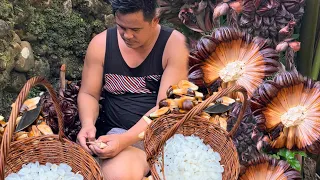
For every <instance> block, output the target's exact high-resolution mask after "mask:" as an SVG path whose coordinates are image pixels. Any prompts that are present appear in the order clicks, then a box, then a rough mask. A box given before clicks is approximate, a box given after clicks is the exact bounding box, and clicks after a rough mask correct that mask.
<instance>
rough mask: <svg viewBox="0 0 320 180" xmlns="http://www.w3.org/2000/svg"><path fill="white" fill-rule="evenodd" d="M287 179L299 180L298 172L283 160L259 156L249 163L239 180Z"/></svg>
mask: <svg viewBox="0 0 320 180" xmlns="http://www.w3.org/2000/svg"><path fill="white" fill-rule="evenodd" d="M269 179H287V180H300V179H302V178H301V175H300V173H299V172H298V171H296V170H294V169H293V168H291V167H290V165H289V164H288V163H287V162H286V161H284V160H277V159H274V158H271V157H269V156H267V155H261V156H259V157H257V158H256V159H254V160H252V161H250V162H249V163H248V165H247V167H246V171H245V173H244V174H242V175H241V176H240V178H239V180H269Z"/></svg>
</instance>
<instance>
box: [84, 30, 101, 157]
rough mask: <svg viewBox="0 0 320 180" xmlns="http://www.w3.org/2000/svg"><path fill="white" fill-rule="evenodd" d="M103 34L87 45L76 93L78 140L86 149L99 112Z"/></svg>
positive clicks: (94, 130)
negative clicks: (77, 92) (78, 120)
mask: <svg viewBox="0 0 320 180" xmlns="http://www.w3.org/2000/svg"><path fill="white" fill-rule="evenodd" d="M105 36H106V32H102V33H100V34H98V35H96V36H95V37H94V38H93V39H92V40H91V42H90V44H89V46H88V49H87V53H86V57H85V60H84V67H83V71H82V81H81V88H80V91H79V94H78V108H79V116H80V121H81V125H82V129H81V131H80V132H79V135H78V141H79V142H80V144H81V146H83V147H84V148H85V149H87V150H89V149H88V148H87V146H86V144H85V143H86V138H89V139H90V140H91V139H92V140H94V138H95V133H96V129H95V127H94V125H95V121H96V119H97V117H98V114H99V99H100V93H101V87H102V76H103V74H102V73H103V62H104V55H105V39H106V38H105ZM89 151H90V150H89Z"/></svg>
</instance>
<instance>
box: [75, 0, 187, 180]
mask: <svg viewBox="0 0 320 180" xmlns="http://www.w3.org/2000/svg"><path fill="white" fill-rule="evenodd" d="M110 2H111V5H112V8H113V12H114V15H115V21H116V24H117V26H116V27H115V28H111V29H108V30H106V31H104V32H102V33H100V34H98V35H96V36H95V37H94V38H93V39H92V40H91V42H90V44H89V46H88V50H87V53H86V57H85V62H84V68H83V72H82V84H81V89H80V92H79V96H78V104H79V114H80V120H81V125H82V129H81V131H80V132H79V134H78V142H79V144H80V145H81V146H82V147H83V148H84V149H85V150H87V151H88V152H90V153H92V154H96V155H97V156H98V157H99V158H100V159H102V161H101V167H102V171H103V174H104V177H105V179H107V180H127V179H128V180H141V179H144V177H145V176H146V174H147V173H148V172H149V166H148V163H147V161H146V153H145V152H144V151H143V146H142V145H141V141H140V139H139V138H138V135H139V133H141V132H142V131H144V130H145V129H146V128H147V123H146V122H145V121H144V120H143V118H142V116H144V115H145V116H148V115H149V114H150V113H151V112H153V111H155V110H156V109H157V108H158V106H157V105H158V102H159V101H160V100H161V99H164V98H166V90H167V89H168V87H169V86H170V85H172V84H177V83H178V82H179V81H180V80H182V79H187V69H188V63H187V62H188V54H189V51H188V49H187V46H186V41H185V37H184V36H183V35H182V34H181V33H179V32H178V31H176V30H173V29H170V28H167V27H164V26H161V25H159V20H158V19H157V17H156V16H155V14H156V13H155V11H156V0H110ZM102 82H103V83H102ZM102 88H103V94H101V89H102ZM100 96H102V97H104V98H105V103H104V104H103V108H104V112H105V114H104V116H105V123H102V125H103V128H102V129H103V130H104V132H98V134H104V135H102V136H100V137H99V138H98V140H100V141H102V142H104V143H106V144H107V145H108V146H107V147H106V148H104V149H100V148H99V147H98V146H95V145H89V146H88V145H87V144H86V141H94V140H95V137H96V133H97V132H96V126H95V124H96V119H97V117H98V114H99V103H98V101H99V98H100ZM99 124H100V125H101V123H99ZM100 125H99V126H100ZM99 129H101V127H100V128H99ZM105 134H107V135H105Z"/></svg>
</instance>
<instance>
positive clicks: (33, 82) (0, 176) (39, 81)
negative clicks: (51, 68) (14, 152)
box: [0, 77, 65, 179]
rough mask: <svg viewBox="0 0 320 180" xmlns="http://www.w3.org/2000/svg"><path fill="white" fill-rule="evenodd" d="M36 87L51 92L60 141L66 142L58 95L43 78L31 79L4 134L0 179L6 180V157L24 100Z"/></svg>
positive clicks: (0, 159) (0, 157)
mask: <svg viewBox="0 0 320 180" xmlns="http://www.w3.org/2000/svg"><path fill="white" fill-rule="evenodd" d="M36 85H43V86H44V87H45V88H46V89H47V91H48V92H49V94H50V96H51V99H52V101H53V104H54V108H55V110H56V112H57V116H58V124H59V140H60V141H62V142H63V141H64V140H63V138H64V137H65V135H64V133H63V116H62V111H61V108H60V105H59V100H58V98H57V95H56V93H55V91H54V89H53V87H52V85H51V84H50V83H49V82H48V81H47V80H46V79H45V78H43V77H34V78H31V79H29V80H28V81H27V82H26V84H25V85H24V87H23V88H22V90H21V91H20V93H19V95H18V97H17V99H16V101H15V103H14V105H13V107H12V111H11V114H10V118H9V121H8V125H7V128H6V130H5V132H4V135H3V140H2V143H1V151H0V152H1V154H0V179H4V166H5V164H6V156H7V154H8V152H9V148H10V143H11V140H12V136H13V132H14V129H15V124H16V119H17V117H18V114H19V111H20V108H21V106H22V104H23V102H24V100H25V99H26V97H27V95H28V93H29V91H30V89H31V88H32V87H34V86H36Z"/></svg>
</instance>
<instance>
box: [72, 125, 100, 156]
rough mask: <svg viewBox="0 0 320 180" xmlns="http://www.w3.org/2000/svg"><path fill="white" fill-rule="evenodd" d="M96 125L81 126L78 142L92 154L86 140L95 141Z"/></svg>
mask: <svg viewBox="0 0 320 180" xmlns="http://www.w3.org/2000/svg"><path fill="white" fill-rule="evenodd" d="M96 131H97V130H96V127H95V126H94V125H90V126H88V125H87V126H84V127H82V128H81V130H80V132H79V134H78V137H77V142H78V143H79V144H80V145H81V146H82V147H83V148H84V149H85V150H86V151H88V152H89V153H90V154H92V151H91V150H90V149H89V147H88V146H87V144H86V141H87V139H88V141H95V139H96Z"/></svg>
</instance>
